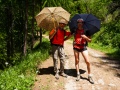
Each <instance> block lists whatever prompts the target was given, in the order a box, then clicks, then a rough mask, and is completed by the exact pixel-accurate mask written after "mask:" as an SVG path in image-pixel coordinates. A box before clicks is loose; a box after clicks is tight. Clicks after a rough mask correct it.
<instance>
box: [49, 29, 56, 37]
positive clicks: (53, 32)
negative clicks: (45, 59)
mask: <svg viewBox="0 0 120 90" xmlns="http://www.w3.org/2000/svg"><path fill="white" fill-rule="evenodd" d="M55 33H56V29H52V30H51V31H50V33H49V39H52V38H53V36H54V35H55Z"/></svg>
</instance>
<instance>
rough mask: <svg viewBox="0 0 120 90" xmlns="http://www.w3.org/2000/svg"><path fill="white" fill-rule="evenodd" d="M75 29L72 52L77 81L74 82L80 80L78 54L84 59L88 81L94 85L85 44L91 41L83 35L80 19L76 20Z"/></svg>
mask: <svg viewBox="0 0 120 90" xmlns="http://www.w3.org/2000/svg"><path fill="white" fill-rule="evenodd" d="M76 22H77V29H76V31H75V32H74V41H73V50H74V56H75V67H76V71H77V79H76V81H79V80H80V72H79V52H80V53H81V54H82V56H83V57H84V60H85V63H86V65H87V70H88V80H89V81H90V82H91V83H94V81H93V79H92V75H91V68H90V61H89V56H88V50H87V47H86V46H87V43H88V42H91V39H90V38H89V37H88V36H86V35H85V32H84V29H83V25H84V20H83V19H82V18H79V19H77V21H76Z"/></svg>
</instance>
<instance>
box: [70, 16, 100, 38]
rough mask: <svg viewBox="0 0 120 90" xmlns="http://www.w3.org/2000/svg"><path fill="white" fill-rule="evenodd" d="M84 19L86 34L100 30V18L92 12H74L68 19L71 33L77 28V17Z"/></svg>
mask: <svg viewBox="0 0 120 90" xmlns="http://www.w3.org/2000/svg"><path fill="white" fill-rule="evenodd" d="M80 18H82V19H83V20H84V26H83V28H84V30H85V33H86V35H88V36H91V35H93V34H95V33H96V32H98V31H99V30H100V20H99V19H97V18H96V17H95V16H94V15H92V14H76V15H74V16H73V17H72V18H71V19H70V21H69V27H70V31H71V32H72V33H73V32H75V31H76V29H77V19H80Z"/></svg>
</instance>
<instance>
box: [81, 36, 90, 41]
mask: <svg viewBox="0 0 120 90" xmlns="http://www.w3.org/2000/svg"><path fill="white" fill-rule="evenodd" d="M81 37H82V38H84V39H85V40H86V41H87V42H91V39H90V38H89V37H87V36H86V35H81Z"/></svg>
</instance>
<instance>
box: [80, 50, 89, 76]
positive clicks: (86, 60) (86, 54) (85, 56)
mask: <svg viewBox="0 0 120 90" xmlns="http://www.w3.org/2000/svg"><path fill="white" fill-rule="evenodd" d="M81 53H82V56H83V57H84V60H85V63H86V65H87V70H88V74H90V73H91V70H90V62H89V56H88V51H87V50H85V51H83V52H81Z"/></svg>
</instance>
